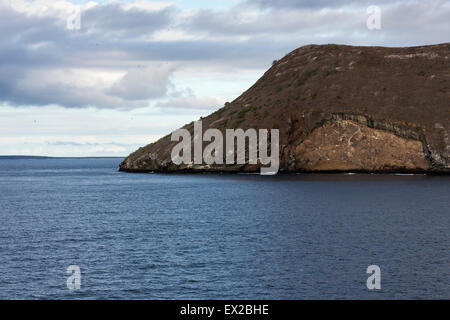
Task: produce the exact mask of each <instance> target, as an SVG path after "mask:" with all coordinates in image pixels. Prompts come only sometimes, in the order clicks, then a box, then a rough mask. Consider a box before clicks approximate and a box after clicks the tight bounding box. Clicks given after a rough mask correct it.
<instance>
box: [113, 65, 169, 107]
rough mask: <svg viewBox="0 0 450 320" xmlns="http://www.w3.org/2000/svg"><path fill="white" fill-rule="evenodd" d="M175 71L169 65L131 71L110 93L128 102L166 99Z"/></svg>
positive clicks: (114, 85)
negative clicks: (171, 77)
mask: <svg viewBox="0 0 450 320" xmlns="http://www.w3.org/2000/svg"><path fill="white" fill-rule="evenodd" d="M173 71H174V66H173V65H168V64H166V65H162V66H156V67H147V68H138V69H133V70H130V71H128V72H127V73H126V74H125V75H124V76H123V77H122V78H121V79H120V80H119V81H117V82H116V83H114V84H113V85H112V87H111V88H110V89H109V90H108V93H110V94H112V95H114V96H117V97H120V98H123V99H127V100H145V99H155V98H161V97H164V96H166V95H167V91H168V89H169V87H173V84H172V82H171V81H170V79H169V77H170V76H171V75H172V73H173Z"/></svg>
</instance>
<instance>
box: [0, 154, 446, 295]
mask: <svg viewBox="0 0 450 320" xmlns="http://www.w3.org/2000/svg"><path fill="white" fill-rule="evenodd" d="M119 162H120V159H43V160H39V159H33V160H24V159H13V160H4V159H3V160H0V219H1V220H0V298H20V299H28V298H50V299H53V298H69V299H71V298H83V299H86V298H94V299H97V298H106V299H110V298H119V299H131V298H144V299H229V298H234V299H269V298H270V299H311V298H314V299H315V298H318V299H322V298H340V299H341V298H356V299H363V298H364V299H379V298H446V299H449V298H450V252H449V249H450V236H449V235H450V209H449V205H450V198H449V194H450V178H449V177H427V176H392V175H390V176H379V175H315V176H314V175H290V176H276V177H266V176H265V177H261V176H257V175H157V174H127V173H119V172H117V170H116V169H117V166H118V164H119ZM372 264H376V265H378V266H380V268H381V290H378V291H377V290H375V291H369V290H368V289H367V287H366V280H367V277H368V276H369V275H368V274H366V268H367V267H368V266H369V265H372ZM69 265H78V266H79V267H80V268H81V272H82V275H81V289H80V290H78V291H70V290H68V289H67V286H66V279H67V277H68V274H67V273H66V269H67V267H68V266H69Z"/></svg>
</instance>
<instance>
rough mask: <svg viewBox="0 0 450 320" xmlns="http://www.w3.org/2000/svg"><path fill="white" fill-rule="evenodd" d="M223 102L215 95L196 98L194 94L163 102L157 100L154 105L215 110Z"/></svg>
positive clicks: (166, 107) (167, 107)
mask: <svg viewBox="0 0 450 320" xmlns="http://www.w3.org/2000/svg"><path fill="white" fill-rule="evenodd" d="M224 103H225V100H224V99H220V98H215V97H202V98H197V97H194V96H190V97H179V98H173V99H170V100H168V101H165V102H158V103H157V104H156V107H158V108H161V109H203V110H215V109H218V108H219V107H221V106H223V104H224Z"/></svg>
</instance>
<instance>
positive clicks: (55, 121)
mask: <svg viewBox="0 0 450 320" xmlns="http://www.w3.org/2000/svg"><path fill="white" fill-rule="evenodd" d="M371 5H376V6H378V7H379V9H380V18H381V19H380V21H381V25H380V29H373V28H370V29H369V28H368V27H367V23H366V22H367V20H368V18H370V15H371V14H372V13H373V12H368V11H367V9H368V7H369V6H371ZM78 12H79V15H78ZM449 17H450V0H446V1H444V0H427V1H423V0H422V1H415V0H403V1H396V0H390V1H388V0H371V1H365V0H359V1H351V0H350V1H349V0H347V1H343V0H284V1H282V0H241V1H240V0H226V1H218V0H192V1H188V0H179V1H167V2H166V1H146V0H141V1H131V0H130V1H110V0H102V1H100V0H97V1H82V0H72V1H66V0H62V1H60V0H35V1H29V0H28V1H27V0H0V155H43V156H126V155H128V154H129V153H130V152H132V151H134V150H135V149H137V148H138V147H141V146H143V145H146V144H148V143H151V142H154V141H156V140H157V139H158V138H160V137H162V136H164V135H166V134H168V133H170V132H171V131H173V130H175V129H177V128H179V127H181V126H183V125H184V124H186V123H188V122H191V121H193V120H197V119H198V118H199V117H201V116H206V115H208V114H210V113H211V112H213V111H214V110H217V109H219V108H220V107H222V106H223V105H224V103H225V102H226V101H232V100H234V99H235V98H236V97H238V96H239V95H240V94H241V93H242V92H243V91H245V90H246V89H247V88H248V87H250V86H251V85H252V84H253V83H254V82H255V81H256V80H257V79H258V78H259V77H261V76H262V74H263V73H264V72H265V71H266V70H267V69H268V68H269V67H270V65H271V63H272V61H273V60H275V59H280V58H282V57H283V56H284V55H285V54H287V53H289V52H290V51H292V50H294V49H296V48H298V47H300V46H303V45H307V44H312V43H314V44H327V43H337V44H348V45H364V46H374V45H377V46H378V45H380V46H414V45H426V44H436V43H443V42H449V35H450V19H449ZM78 18H79V19H78ZM78 22H79V23H78Z"/></svg>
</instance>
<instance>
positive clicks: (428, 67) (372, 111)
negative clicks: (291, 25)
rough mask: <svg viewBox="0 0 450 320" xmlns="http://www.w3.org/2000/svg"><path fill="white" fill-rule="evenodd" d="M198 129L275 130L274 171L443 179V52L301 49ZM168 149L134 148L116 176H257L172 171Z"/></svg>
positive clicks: (449, 153)
mask: <svg viewBox="0 0 450 320" xmlns="http://www.w3.org/2000/svg"><path fill="white" fill-rule="evenodd" d="M202 121H203V131H205V130H206V129H208V128H210V127H211V128H218V129H220V130H221V131H223V132H224V130H225V129H233V128H242V129H244V130H245V129H248V128H255V129H260V128H261V129H274V128H275V129H279V130H280V159H281V160H280V172H305V171H308V172H311V171H367V172H438V173H443V172H449V171H450V132H449V129H450V43H445V44H440V45H432V46H421V47H409V48H385V47H353V46H343V45H308V46H304V47H301V48H298V49H296V50H294V51H292V52H291V53H289V54H288V55H286V56H285V57H284V58H283V59H281V60H279V61H277V62H276V63H275V64H274V65H273V66H272V67H271V68H270V69H269V70H268V71H267V72H266V73H265V74H264V75H263V76H262V77H261V78H260V79H259V80H258V81H257V82H256V83H255V84H254V85H253V86H252V87H250V88H249V89H248V90H247V91H245V92H244V93H243V94H242V95H241V96H239V97H238V98H237V99H236V100H234V101H233V102H231V103H227V104H225V106H224V107H223V108H221V109H219V110H218V111H216V112H214V113H213V114H211V115H209V116H208V117H206V118H204V119H202ZM185 128H187V129H189V130H190V131H192V130H193V123H191V124H188V125H186V126H185ZM175 144H177V142H171V141H170V135H169V136H166V137H164V138H162V139H160V140H159V141H157V142H155V143H152V144H150V145H148V146H145V147H143V148H140V149H139V150H137V151H136V152H134V153H132V154H131V155H129V156H128V157H127V158H126V159H125V160H124V161H123V163H122V164H121V165H120V170H122V171H133V172H146V171H162V172H172V171H185V170H187V171H259V167H258V166H257V165H213V166H211V167H209V166H204V165H193V166H192V165H189V166H186V165H180V166H176V165H174V164H173V163H172V162H171V159H170V154H171V150H172V147H173V146H174V145H175Z"/></svg>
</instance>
